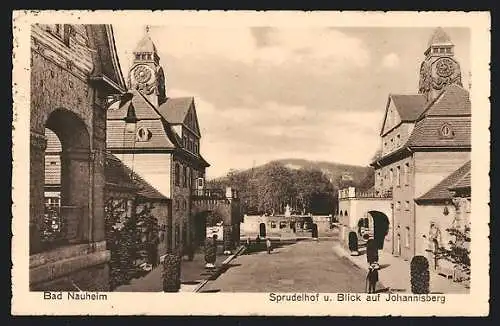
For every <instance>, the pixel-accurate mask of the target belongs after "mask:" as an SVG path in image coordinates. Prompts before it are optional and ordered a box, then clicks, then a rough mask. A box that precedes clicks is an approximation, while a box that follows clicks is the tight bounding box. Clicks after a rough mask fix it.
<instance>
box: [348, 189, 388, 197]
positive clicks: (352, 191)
mask: <svg viewBox="0 0 500 326" xmlns="http://www.w3.org/2000/svg"><path fill="white" fill-rule="evenodd" d="M348 198H387V199H390V198H392V189H389V190H386V191H376V190H368V191H360V190H358V189H355V188H353V187H352V188H345V189H341V190H339V199H348Z"/></svg>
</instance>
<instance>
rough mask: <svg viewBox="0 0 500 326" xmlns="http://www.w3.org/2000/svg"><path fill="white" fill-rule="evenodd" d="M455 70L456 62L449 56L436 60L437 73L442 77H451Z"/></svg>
mask: <svg viewBox="0 0 500 326" xmlns="http://www.w3.org/2000/svg"><path fill="white" fill-rule="evenodd" d="M454 71H455V62H453V60H451V59H449V58H442V59H439V60H438V62H436V73H437V74H438V76H440V77H449V76H451V75H452V74H453V72H454Z"/></svg>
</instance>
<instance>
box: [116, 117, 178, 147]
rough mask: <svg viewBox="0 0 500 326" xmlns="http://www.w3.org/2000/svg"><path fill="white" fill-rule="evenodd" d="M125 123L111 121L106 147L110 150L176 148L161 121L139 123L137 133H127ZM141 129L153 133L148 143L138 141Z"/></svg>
mask: <svg viewBox="0 0 500 326" xmlns="http://www.w3.org/2000/svg"><path fill="white" fill-rule="evenodd" d="M125 125H126V123H125V121H123V120H110V121H108V126H107V128H106V146H107V147H108V148H112V149H116V148H175V146H174V145H173V143H172V142H171V141H170V139H169V138H168V136H167V135H166V133H165V129H164V126H163V123H162V121H161V120H141V121H137V124H136V131H135V132H127V131H125ZM140 128H147V129H148V130H149V131H150V132H151V138H150V139H149V140H148V141H137V135H136V132H137V130H139V129H140Z"/></svg>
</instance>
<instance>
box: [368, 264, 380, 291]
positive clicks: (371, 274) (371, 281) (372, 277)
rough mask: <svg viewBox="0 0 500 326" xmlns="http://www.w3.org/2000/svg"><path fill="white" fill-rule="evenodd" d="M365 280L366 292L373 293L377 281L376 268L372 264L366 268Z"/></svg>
mask: <svg viewBox="0 0 500 326" xmlns="http://www.w3.org/2000/svg"><path fill="white" fill-rule="evenodd" d="M366 281H367V282H368V293H375V288H376V286H377V282H378V269H377V268H376V266H375V265H374V264H371V265H370V267H369V268H368V275H367V276H366Z"/></svg>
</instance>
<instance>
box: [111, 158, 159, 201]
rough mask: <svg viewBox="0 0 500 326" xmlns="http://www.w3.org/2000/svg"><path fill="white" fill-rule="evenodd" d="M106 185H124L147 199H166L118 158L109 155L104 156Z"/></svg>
mask: <svg viewBox="0 0 500 326" xmlns="http://www.w3.org/2000/svg"><path fill="white" fill-rule="evenodd" d="M105 173H106V183H111V184H118V185H122V186H123V185H125V186H128V187H134V188H136V189H137V194H138V195H139V196H141V197H144V198H147V199H168V198H167V197H165V196H163V195H162V194H161V193H160V192H159V191H158V190H156V188H154V187H153V186H152V185H151V184H149V183H148V182H147V181H146V180H144V179H143V178H142V177H141V176H140V175H139V174H138V173H136V172H134V171H132V170H131V169H130V168H128V167H127V166H126V165H125V164H123V163H122V162H121V160H120V159H119V158H117V157H116V156H114V155H113V154H111V153H107V154H106V172H105Z"/></svg>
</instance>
